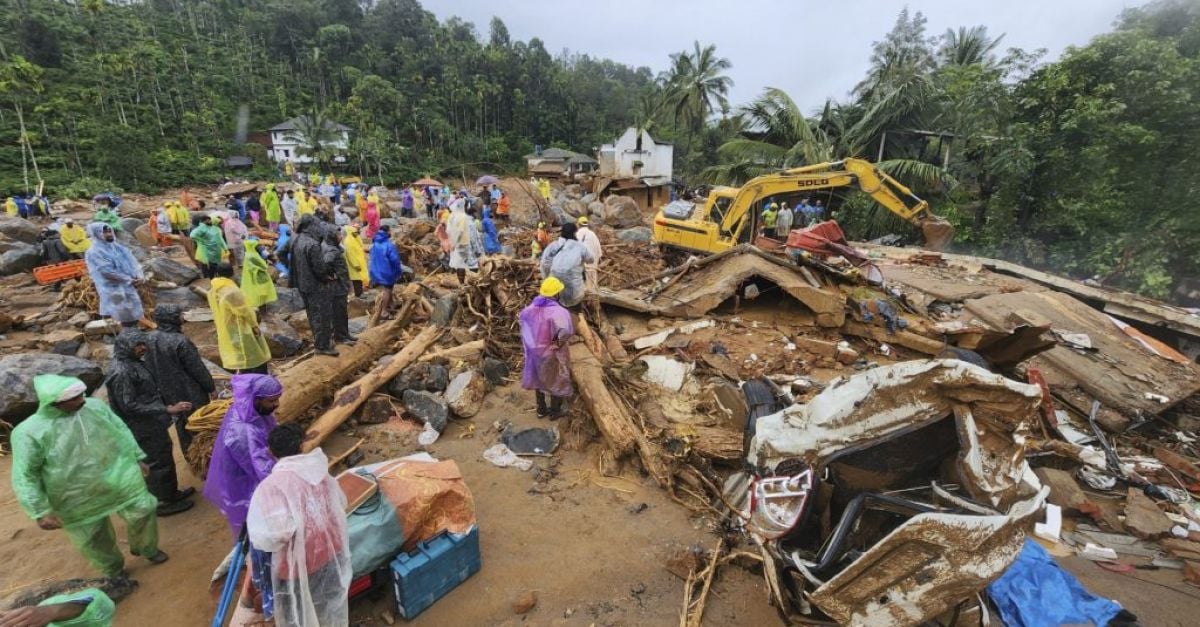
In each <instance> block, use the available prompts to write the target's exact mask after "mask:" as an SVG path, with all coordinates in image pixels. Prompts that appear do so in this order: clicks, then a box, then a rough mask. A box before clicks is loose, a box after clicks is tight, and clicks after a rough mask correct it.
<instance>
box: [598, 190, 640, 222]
mask: <svg viewBox="0 0 1200 627" xmlns="http://www.w3.org/2000/svg"><path fill="white" fill-rule="evenodd" d="M604 223H605V224H607V225H609V226H611V227H613V228H615V229H624V228H629V227H634V226H640V225H641V224H642V210H641V208H639V207H638V204H637V202H636V201H635V200H634V199H632V198H629V197H628V196H617V195H615V194H614V195H612V196H609V197H608V198H606V199H604Z"/></svg>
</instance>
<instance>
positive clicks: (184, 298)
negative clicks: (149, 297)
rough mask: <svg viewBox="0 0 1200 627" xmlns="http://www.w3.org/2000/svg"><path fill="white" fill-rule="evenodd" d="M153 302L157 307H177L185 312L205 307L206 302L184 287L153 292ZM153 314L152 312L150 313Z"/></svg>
mask: <svg viewBox="0 0 1200 627" xmlns="http://www.w3.org/2000/svg"><path fill="white" fill-rule="evenodd" d="M154 302H155V303H156V304H159V305H179V306H180V307H181V308H183V309H184V310H185V311H186V310H188V309H194V308H196V307H207V306H208V301H207V300H205V299H203V298H201V297H200V295H199V294H197V293H195V292H193V291H192V290H190V289H188V288H186V287H172V288H168V289H162V290H155V291H154ZM150 313H151V314H153V312H150Z"/></svg>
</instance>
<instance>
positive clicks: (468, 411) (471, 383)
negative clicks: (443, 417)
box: [446, 370, 488, 418]
mask: <svg viewBox="0 0 1200 627" xmlns="http://www.w3.org/2000/svg"><path fill="white" fill-rule="evenodd" d="M487 391H488V382H487V377H484V376H483V374H482V373H480V372H479V371H478V370H467V371H465V372H460V373H459V374H458V376H456V377H454V378H453V379H451V380H450V385H448V386H446V404H447V405H449V406H450V411H452V412H454V415H456V416H458V417H459V418H470V417H472V416H474V415H475V414H478V413H479V408H480V407H481V406H483V397H484V396H487Z"/></svg>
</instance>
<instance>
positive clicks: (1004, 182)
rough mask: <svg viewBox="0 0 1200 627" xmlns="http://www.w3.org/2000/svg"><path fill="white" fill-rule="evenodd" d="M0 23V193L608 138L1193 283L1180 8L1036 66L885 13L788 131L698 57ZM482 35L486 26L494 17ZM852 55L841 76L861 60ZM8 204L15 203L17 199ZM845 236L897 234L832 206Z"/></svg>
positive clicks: (207, 0) (689, 168)
mask: <svg viewBox="0 0 1200 627" xmlns="http://www.w3.org/2000/svg"><path fill="white" fill-rule="evenodd" d="M6 6H7V7H8V8H9V11H7V12H6V17H7V18H8V19H6V20H5V21H4V22H3V23H0V193H8V192H14V191H23V190H25V189H27V188H29V187H33V186H36V184H37V181H38V180H39V179H41V180H44V181H46V185H47V189H48V190H49V192H50V194H51V195H52V196H60V195H85V194H88V193H92V192H95V191H100V190H101V189H106V188H119V189H125V190H140V191H144V190H151V189H156V188H161V187H167V186H174V185H180V184H183V183H190V182H205V181H213V180H217V179H219V178H220V177H222V176H224V175H225V174H227V172H226V171H225V169H224V158H226V157H229V156H234V155H244V154H248V155H251V156H254V157H255V158H256V160H257V162H258V163H259V167H260V168H264V169H266V168H269V167H270V166H269V164H268V162H267V160H266V158H265V153H264V151H263V149H262V148H261V147H259V146H257V145H254V144H246V143H242V142H244V141H245V139H244V138H245V132H246V130H249V131H252V132H253V131H261V130H264V129H266V128H269V127H270V126H272V125H274V124H276V123H278V122H280V121H283V120H285V119H287V118H290V117H293V116H296V115H310V116H313V117H327V118H329V119H334V120H337V121H339V122H342V123H345V124H347V125H349V126H350V127H352V128H353V129H354V133H353V135H352V145H351V148H350V151H349V152H350V155H349V157H350V162H349V163H348V164H347V167H348V169H350V170H353V171H356V172H362V173H364V174H370V175H371V176H372V177H373V178H376V177H377V178H382V179H383V180H385V181H388V182H394V181H399V180H405V179H409V178H411V177H414V176H419V175H424V174H433V175H437V174H441V173H451V172H461V171H464V169H465V170H466V171H467V172H468V173H469V172H470V171H471V170H475V171H481V170H489V171H494V172H497V173H505V172H516V171H520V170H521V165H522V161H521V156H522V155H523V154H525V153H527V152H530V151H531V150H532V148H533V146H534V145H535V144H541V145H544V146H554V145H557V146H562V147H568V148H573V149H576V150H580V151H589V150H590V149H591V148H592V147H594V146H596V145H598V144H600V143H602V142H605V141H610V140H611V139H612V138H613V137H615V136H616V134H618V133H619V132H620V131H621V130H623V129H624V128H625V127H627V126H629V125H631V124H636V125H638V126H641V127H644V128H649V129H650V130H651V131H652V132H653V133H654V134H655V136H656V137H660V138H665V139H667V140H671V141H673V142H675V144H676V170H677V172H678V173H679V175H680V176H682V177H683V178H684V179H685V180H686V181H687V182H689V183H692V184H699V183H701V182H712V183H739V182H742V181H744V180H747V179H748V178H749V177H752V176H753V175H755V174H757V173H761V172H763V171H768V170H771V169H775V168H780V167H791V166H796V165H802V164H806V163H814V162H819V161H823V160H829V159H837V158H841V157H846V156H860V157H865V158H869V159H872V160H876V159H878V158H880V156H881V155H882V161H881V162H882V164H883V166H884V167H885V168H886V169H887V170H889V171H890V172H892V173H893V174H895V175H896V176H897V177H898V178H900V179H901V180H903V181H905V182H906V183H909V184H910V185H912V186H913V187H914V188H915V189H916V191H917V192H918V193H919V194H920V195H922V196H923V197H926V198H927V199H929V200H930V201H931V202H932V204H933V205H934V208H935V210H936V211H938V212H939V213H942V214H945V215H947V216H948V217H949V218H950V219H951V220H952V221H953V222H955V223H956V224H957V225H958V233H959V235H958V238H957V240H956V247H957V248H958V249H960V250H967V251H971V252H975V253H981V254H991V255H998V256H1003V257H1006V258H1010V259H1013V260H1016V261H1020V262H1024V263H1028V264H1030V265H1034V266H1038V267H1045V268H1050V269H1053V270H1056V271H1059V272H1064V273H1067V274H1070V275H1071V276H1075V277H1079V278H1096V279H1097V280H1099V281H1102V282H1104V283H1106V284H1110V285H1115V286H1119V287H1124V288H1128V289H1134V290H1138V291H1141V292H1143V293H1147V294H1151V295H1155V296H1165V295H1167V294H1168V293H1169V292H1170V291H1171V290H1172V289H1173V288H1174V287H1175V286H1176V285H1177V284H1178V282H1179V281H1180V280H1181V279H1183V278H1186V277H1197V276H1200V261H1198V257H1200V255H1198V253H1200V238H1198V237H1197V235H1198V230H1200V196H1198V195H1197V194H1196V193H1195V187H1196V185H1197V184H1196V183H1195V182H1194V179H1192V178H1191V177H1190V176H1189V175H1190V174H1191V171H1192V170H1195V169H1196V156H1195V155H1196V154H1197V152H1198V149H1200V141H1198V140H1200V124H1198V122H1200V0H1159V1H1157V2H1152V3H1150V4H1148V5H1146V6H1144V7H1142V8H1139V9H1133V10H1129V11H1126V12H1125V13H1124V14H1122V15H1121V16H1115V17H1116V21H1115V22H1114V27H1113V31H1112V32H1110V33H1107V34H1104V35H1101V36H1099V37H1096V38H1095V39H1093V40H1092V41H1091V42H1090V43H1088V44H1087V45H1086V46H1082V47H1078V48H1071V49H1068V50H1067V51H1066V52H1065V53H1064V54H1063V55H1062V57H1061V58H1060V59H1058V60H1056V61H1054V62H1046V61H1045V60H1044V59H1042V55H1041V54H1040V53H1039V52H1038V51H1028V52H1027V51H1021V50H1013V49H1007V48H1005V46H1004V45H1003V44H1004V42H1003V35H1002V34H1000V33H990V32H988V30H987V29H986V27H984V26H974V25H966V26H964V27H963V28H959V29H955V30H951V31H948V32H945V33H930V32H928V31H927V29H926V24H925V18H924V17H923V16H922V15H921V14H920V13H914V12H909V11H907V10H905V11H903V12H901V14H900V15H899V16H898V18H897V21H896V25H895V27H894V28H893V29H892V30H891V31H890V32H888V33H881V34H880V35H881V38H880V40H879V41H878V42H877V43H876V44H875V45H874V48H873V50H871V51H870V55H871V67H870V69H869V71H868V72H867V74H866V76H864V77H863V78H862V80H861V82H860V83H859V84H858V85H857V87H856V88H855V90H854V92H853V93H852V94H851V96H850V97H849V98H848V99H846V100H845V101H832V100H831V101H829V102H828V103H827V104H826V106H824V107H823V108H821V109H820V110H817V111H802V110H800V109H799V108H798V107H797V106H796V104H795V102H794V101H793V100H792V98H791V97H790V96H789V94H787V93H784V92H782V91H780V90H777V89H773V88H771V87H770V86H764V90H763V92H762V95H761V97H759V98H758V99H756V100H755V101H754V102H751V103H748V104H746V105H744V106H736V103H733V105H734V106H731V103H729V102H728V101H727V98H726V96H727V93H728V88H729V86H730V78H729V76H728V73H729V70H730V65H729V62H728V61H727V60H725V59H724V58H722V57H721V56H720V51H719V50H717V49H716V48H714V47H713V46H709V45H704V44H702V43H696V44H695V45H694V46H693V47H691V48H689V49H687V50H683V51H680V52H679V53H678V54H675V55H672V56H671V58H670V59H647V60H646V62H647V63H653V64H656V65H659V64H661V65H662V66H665V67H666V70H664V71H662V72H659V73H657V74H656V73H655V72H653V71H652V70H651V69H649V68H647V67H639V68H633V67H629V66H627V65H623V64H620V63H615V62H612V61H609V60H605V59H596V58H593V57H589V56H587V55H586V54H576V53H560V54H551V53H550V52H549V51H547V50H546V48H545V46H544V44H543V43H542V42H541V41H540V40H538V39H536V38H535V39H531V40H529V41H527V42H522V41H515V40H513V39H512V38H511V37H510V36H509V33H508V30H507V28H506V27H505V25H504V23H503V21H502V19H501V18H495V19H493V20H492V22H491V23H490V24H489V25H488V26H487V28H486V32H481V29H477V28H476V27H475V26H474V25H473V24H470V23H468V22H464V21H461V20H459V19H455V18H452V19H450V20H447V21H444V22H439V21H438V20H437V19H436V18H435V17H434V16H433V15H432V14H431V13H429V12H428V11H425V10H424V9H423V8H422V7H421V6H420V5H419V3H418V2H416V0H142V1H137V0H112V1H108V2H106V1H104V0H77V1H62V0H58V1H55V0H8V1H7V2H6ZM497 13H501V14H502V13H503V5H502V4H498V5H497ZM867 52H868V51H862V53H863V54H866V53H867ZM27 186H28V187H27ZM832 200H833V201H834V203H833V204H834V205H835V206H837V207H838V208H839V211H838V217H839V219H840V220H842V221H843V223H844V224H845V225H846V226H847V230H848V231H849V232H850V233H851V234H852V235H853V236H855V237H864V238H865V237H874V236H878V235H883V234H887V233H891V232H896V233H902V234H911V231H910V230H908V227H907V226H906V225H903V224H901V223H897V222H896V221H895V220H894V219H893V218H892V217H891V216H890V214H887V213H886V212H885V211H882V210H880V209H879V208H878V207H876V206H874V205H873V204H872V203H871V202H870V201H869V199H866V198H865V197H861V196H860V195H855V194H847V195H845V196H838V197H836V198H833V199H832Z"/></svg>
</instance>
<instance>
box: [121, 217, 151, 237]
mask: <svg viewBox="0 0 1200 627" xmlns="http://www.w3.org/2000/svg"><path fill="white" fill-rule="evenodd" d="M145 223H146V221H145V220H143V219H141V218H121V229H123V230H124V231H125V232H126V233H136V232H137V230H138V227H140V226H142V225H143V224H145Z"/></svg>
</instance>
